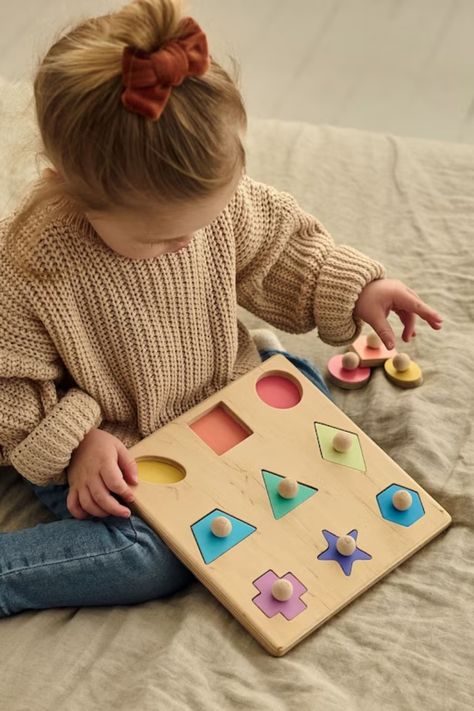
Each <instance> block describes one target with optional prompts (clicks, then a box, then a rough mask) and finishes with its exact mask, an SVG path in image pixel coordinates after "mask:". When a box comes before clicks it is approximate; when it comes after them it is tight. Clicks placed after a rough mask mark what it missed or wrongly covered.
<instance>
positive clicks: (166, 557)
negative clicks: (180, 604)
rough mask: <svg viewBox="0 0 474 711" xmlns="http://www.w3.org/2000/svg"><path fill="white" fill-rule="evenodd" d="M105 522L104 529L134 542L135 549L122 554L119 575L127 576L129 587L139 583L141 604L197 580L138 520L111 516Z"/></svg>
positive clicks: (143, 523)
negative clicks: (119, 531) (109, 528)
mask: <svg viewBox="0 0 474 711" xmlns="http://www.w3.org/2000/svg"><path fill="white" fill-rule="evenodd" d="M108 519H109V520H108ZM108 519H104V523H105V524H106V525H113V526H117V527H119V528H121V529H122V530H123V532H124V534H125V535H127V536H129V537H130V538H131V539H132V540H134V545H132V546H130V547H129V548H127V549H126V551H124V553H125V557H126V565H125V570H124V569H123V568H122V570H121V575H123V574H125V575H126V577H127V578H128V581H129V584H130V585H131V586H132V587H133V586H137V583H138V590H139V595H140V597H141V598H142V599H143V600H150V599H155V598H160V597H166V596H168V595H171V594H173V593H175V592H178V591H179V590H182V589H183V588H185V587H187V586H188V585H189V584H190V583H191V582H192V581H193V580H196V578H195V576H194V574H193V573H192V572H191V571H190V570H189V569H188V568H187V567H186V566H185V565H184V564H183V563H182V562H181V561H180V560H179V558H178V557H177V556H175V554H174V553H173V551H172V550H171V549H170V548H169V546H167V545H166V543H165V542H164V541H163V539H162V538H161V537H160V536H159V535H158V534H157V533H156V532H155V531H154V530H153V529H152V528H151V527H150V526H148V524H147V523H146V522H145V521H144V520H143V519H141V518H140V517H139V516H134V515H132V516H130V518H129V519H124V518H121V517H115V516H114V517H108ZM110 519H114V521H113V522H111V521H110ZM117 519H119V521H117ZM127 529H128V531H127ZM124 562H125V561H124Z"/></svg>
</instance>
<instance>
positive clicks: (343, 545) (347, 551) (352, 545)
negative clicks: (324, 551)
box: [336, 536, 356, 555]
mask: <svg viewBox="0 0 474 711" xmlns="http://www.w3.org/2000/svg"><path fill="white" fill-rule="evenodd" d="M336 548H337V552H338V553H340V554H341V555H352V554H353V553H354V551H355V549H356V542H355V541H354V539H353V538H352V536H339V538H338V539H337V543H336Z"/></svg>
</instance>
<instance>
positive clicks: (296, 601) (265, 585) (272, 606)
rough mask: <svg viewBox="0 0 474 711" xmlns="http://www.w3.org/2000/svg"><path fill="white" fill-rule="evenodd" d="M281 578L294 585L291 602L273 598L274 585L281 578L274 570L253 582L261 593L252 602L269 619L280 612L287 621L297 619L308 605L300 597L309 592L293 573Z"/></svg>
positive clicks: (268, 571)
mask: <svg viewBox="0 0 474 711" xmlns="http://www.w3.org/2000/svg"><path fill="white" fill-rule="evenodd" d="M281 577H282V578H284V579H286V580H289V581H290V583H291V584H292V585H293V595H292V596H291V597H290V599H289V600H285V601H284V602H280V601H279V600H276V599H275V598H274V597H273V595H272V585H273V583H274V582H275V580H278V579H279V576H278V575H276V574H275V573H274V572H273V570H267V572H266V573H264V574H263V575H261V576H260V577H259V578H257V579H256V580H254V581H253V584H254V585H255V587H256V588H257V590H260V593H259V594H258V595H256V596H255V597H254V598H252V600H253V602H254V603H255V604H256V605H257V607H259V608H260V609H261V610H262V612H264V613H265V614H266V615H267V617H274V616H275V615H276V614H277V613H278V612H281V614H282V615H283V616H284V617H286V619H287V620H292V619H293V617H296V615H299V614H300V612H303V610H305V609H306V605H305V604H304V602H303V601H302V600H300V595H302V594H303V593H305V592H307V588H305V586H304V585H303V583H301V582H300V581H299V580H298V578H295V576H294V575H293V574H292V573H286V574H285V575H282V576H281Z"/></svg>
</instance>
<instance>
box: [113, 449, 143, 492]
mask: <svg viewBox="0 0 474 711" xmlns="http://www.w3.org/2000/svg"><path fill="white" fill-rule="evenodd" d="M117 454H118V457H117V464H118V465H119V467H120V470H121V472H122V474H123V478H124V479H125V481H127V482H128V483H129V484H137V483H138V467H137V463H136V461H135V460H134V459H133V457H131V456H130V454H129V453H128V449H127V448H126V446H125V445H124V444H123V445H122V446H117ZM127 488H128V487H127ZM124 491H125V490H124ZM117 493H120V492H117Z"/></svg>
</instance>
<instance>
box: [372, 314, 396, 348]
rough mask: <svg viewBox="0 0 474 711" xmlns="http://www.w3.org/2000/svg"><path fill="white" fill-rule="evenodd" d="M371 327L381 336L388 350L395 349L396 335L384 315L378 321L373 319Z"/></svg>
mask: <svg viewBox="0 0 474 711" xmlns="http://www.w3.org/2000/svg"><path fill="white" fill-rule="evenodd" d="M370 325H371V326H372V328H373V329H374V331H375V332H376V333H377V334H378V335H379V336H380V338H381V339H382V341H383V343H384V345H385V347H386V348H388V349H389V350H390V349H392V348H394V347H395V334H394V332H393V329H392V327H391V326H390V324H389V322H388V321H387V319H386V318H385V316H384V315H381V316H380V317H379V318H377V319H373V320H372V321H371V323H370Z"/></svg>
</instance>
